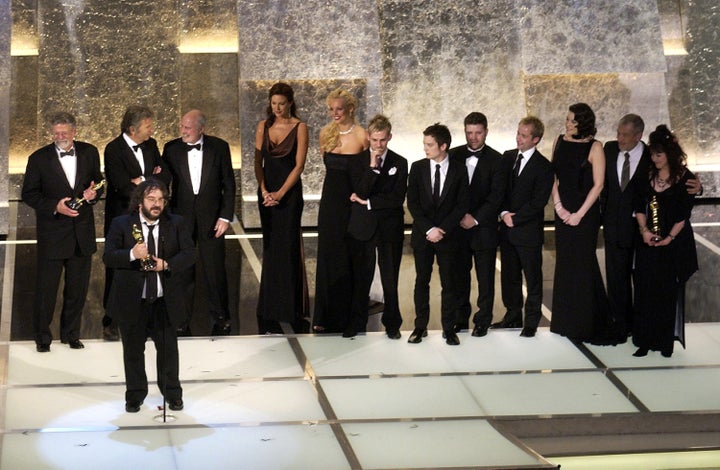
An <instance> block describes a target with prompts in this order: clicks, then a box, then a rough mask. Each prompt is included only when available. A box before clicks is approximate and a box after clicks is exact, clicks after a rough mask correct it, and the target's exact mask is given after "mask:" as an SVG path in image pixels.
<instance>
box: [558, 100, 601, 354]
mask: <svg viewBox="0 0 720 470" xmlns="http://www.w3.org/2000/svg"><path fill="white" fill-rule="evenodd" d="M595 133H596V129H595V113H593V111H592V109H591V108H590V106H588V105H587V104H585V103H577V104H574V105H572V106H570V108H569V112H568V114H567V118H566V119H565V134H564V135H561V136H559V137H558V138H557V140H556V141H555V147H554V151H553V168H554V170H555V184H554V185H553V190H552V197H553V204H554V206H555V214H556V216H555V246H556V251H555V252H556V259H555V279H554V283H553V300H552V320H551V322H550V330H551V331H552V332H554V333H558V334H561V335H563V336H567V337H568V338H570V339H572V340H575V341H592V342H593V343H600V344H609V343H611V342H612V341H611V339H610V338H609V337H607V336H608V334H607V332H608V331H609V328H608V317H609V306H608V300H607V294H606V293H605V286H604V284H603V280H602V275H601V274H600V266H599V264H598V260H597V256H596V254H595V250H596V246H597V238H598V231H599V229H600V205H599V202H598V198H599V196H600V192H601V191H602V188H603V184H604V181H605V153H604V152H603V148H602V144H601V143H600V142H599V141H597V140H595V138H594V136H595Z"/></svg>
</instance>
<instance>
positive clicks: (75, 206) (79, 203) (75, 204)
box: [65, 180, 105, 211]
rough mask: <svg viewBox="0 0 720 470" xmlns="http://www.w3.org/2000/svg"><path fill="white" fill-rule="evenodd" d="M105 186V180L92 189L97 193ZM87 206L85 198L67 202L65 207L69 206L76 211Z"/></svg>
mask: <svg viewBox="0 0 720 470" xmlns="http://www.w3.org/2000/svg"><path fill="white" fill-rule="evenodd" d="M103 186H105V180H102V181H100V182H99V183H98V184H96V185H95V186H93V187H92V189H93V191H97V190H98V189H100V188H102V187H103ZM83 204H85V198H83V197H76V198H75V199H70V200H69V201H65V205H66V206H68V207H69V208H70V209H72V210H74V211H76V210H78V209H80V207H81V206H82V205H83Z"/></svg>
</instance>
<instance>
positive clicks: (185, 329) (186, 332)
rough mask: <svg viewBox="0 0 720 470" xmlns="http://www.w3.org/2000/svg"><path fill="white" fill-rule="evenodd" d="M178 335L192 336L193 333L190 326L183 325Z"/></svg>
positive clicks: (178, 330)
mask: <svg viewBox="0 0 720 470" xmlns="http://www.w3.org/2000/svg"><path fill="white" fill-rule="evenodd" d="M177 335H178V336H192V332H191V331H190V325H187V324H185V325H183V326H181V327H180V328H178V329H177Z"/></svg>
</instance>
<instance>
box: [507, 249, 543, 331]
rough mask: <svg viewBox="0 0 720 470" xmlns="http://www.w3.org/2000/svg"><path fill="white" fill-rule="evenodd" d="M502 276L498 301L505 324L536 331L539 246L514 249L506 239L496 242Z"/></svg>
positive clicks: (539, 315)
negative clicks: (523, 287)
mask: <svg viewBox="0 0 720 470" xmlns="http://www.w3.org/2000/svg"><path fill="white" fill-rule="evenodd" d="M500 261H501V262H502V272H501V273H500V281H501V285H502V288H501V290H502V299H503V303H504V304H505V308H506V309H507V312H506V313H505V318H504V319H503V321H504V322H505V323H514V322H517V323H522V324H523V325H524V326H525V327H528V328H537V326H538V324H540V318H542V297H543V290H542V287H543V286H542V245H538V246H515V245H512V244H511V243H510V242H508V241H507V240H506V239H501V241H500ZM523 273H525V283H526V284H527V298H526V300H525V321H524V322H523V314H522V312H523V295H522V274H523Z"/></svg>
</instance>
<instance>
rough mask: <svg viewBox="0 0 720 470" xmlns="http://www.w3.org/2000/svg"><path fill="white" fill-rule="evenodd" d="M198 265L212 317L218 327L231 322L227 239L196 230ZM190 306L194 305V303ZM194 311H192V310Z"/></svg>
mask: <svg viewBox="0 0 720 470" xmlns="http://www.w3.org/2000/svg"><path fill="white" fill-rule="evenodd" d="M195 238H196V241H197V248H198V259H197V264H198V265H200V269H201V271H202V273H203V280H204V286H205V292H206V295H207V298H208V304H209V308H210V316H211V318H212V319H213V321H214V322H215V323H216V324H218V325H223V324H224V323H226V322H228V321H230V315H229V312H228V308H229V307H228V283H227V273H226V272H225V237H224V236H222V237H220V238H215V237H214V236H211V235H210V234H208V231H207V230H205V231H199V230H197V229H196V237H195ZM190 305H193V303H192V301H191V303H190ZM191 310H192V309H191Z"/></svg>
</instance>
